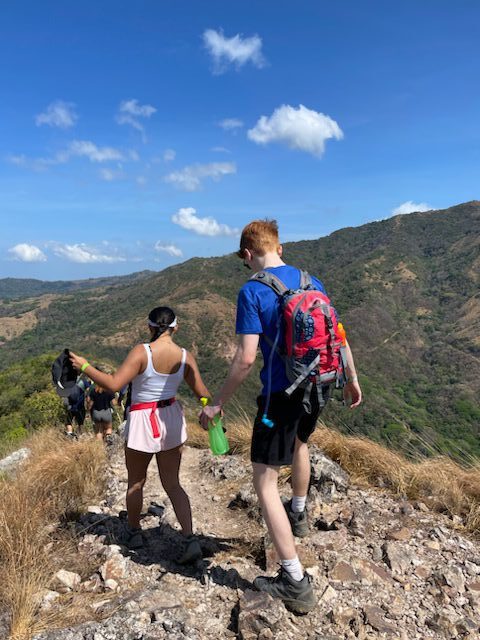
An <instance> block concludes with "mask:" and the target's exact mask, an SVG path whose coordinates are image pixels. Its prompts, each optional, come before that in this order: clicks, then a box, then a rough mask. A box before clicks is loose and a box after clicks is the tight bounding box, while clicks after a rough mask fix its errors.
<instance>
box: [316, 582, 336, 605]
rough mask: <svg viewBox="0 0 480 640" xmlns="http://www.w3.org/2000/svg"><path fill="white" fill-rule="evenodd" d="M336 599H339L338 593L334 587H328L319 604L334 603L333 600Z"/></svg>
mask: <svg viewBox="0 0 480 640" xmlns="http://www.w3.org/2000/svg"><path fill="white" fill-rule="evenodd" d="M336 597H337V592H336V591H335V589H334V588H333V587H331V586H330V585H328V586H327V588H326V589H325V591H324V592H323V593H322V595H321V596H320V598H319V602H322V603H328V602H332V601H333V600H335V598H336Z"/></svg>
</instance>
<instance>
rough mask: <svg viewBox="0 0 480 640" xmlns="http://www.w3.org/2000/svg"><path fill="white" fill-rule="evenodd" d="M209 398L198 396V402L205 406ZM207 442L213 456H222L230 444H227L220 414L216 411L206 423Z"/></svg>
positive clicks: (227, 450)
mask: <svg viewBox="0 0 480 640" xmlns="http://www.w3.org/2000/svg"><path fill="white" fill-rule="evenodd" d="M208 402H209V400H208V398H205V397H202V398H200V404H201V405H202V407H206V406H207V404H208ZM208 442H209V444H210V451H211V452H212V453H213V455H214V456H223V455H224V454H225V453H228V452H229V451H230V445H229V444H228V440H227V436H226V435H225V431H224V430H223V419H222V416H221V415H220V414H219V413H217V415H216V416H214V418H213V420H212V421H211V422H210V424H209V425H208Z"/></svg>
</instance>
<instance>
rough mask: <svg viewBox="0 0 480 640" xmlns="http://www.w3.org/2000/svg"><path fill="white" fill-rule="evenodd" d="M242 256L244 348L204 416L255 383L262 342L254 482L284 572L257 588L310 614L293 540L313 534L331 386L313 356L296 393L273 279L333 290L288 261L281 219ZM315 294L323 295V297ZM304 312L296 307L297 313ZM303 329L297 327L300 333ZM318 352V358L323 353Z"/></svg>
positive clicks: (248, 242)
mask: <svg viewBox="0 0 480 640" xmlns="http://www.w3.org/2000/svg"><path fill="white" fill-rule="evenodd" d="M238 255H239V257H241V258H242V260H243V263H244V265H245V266H246V267H248V268H249V269H251V270H252V272H253V273H254V274H255V275H254V277H253V279H250V280H249V281H248V282H247V283H246V284H245V285H244V286H243V287H242V289H241V290H240V293H239V296H238V305H237V321H236V333H237V334H238V335H239V342H238V347H237V351H236V353H235V356H234V359H233V362H232V364H231V367H230V371H229V373H228V376H227V379H226V380H225V382H224V384H223V386H222V387H221V389H220V390H219V391H218V393H217V394H216V395H215V397H214V399H213V401H212V405H211V406H207V407H205V408H204V410H203V412H202V413H201V415H200V422H201V424H202V426H203V428H205V429H206V428H208V422H209V421H210V420H211V419H212V418H213V417H214V416H215V415H216V414H217V413H219V412H220V411H221V409H222V407H223V406H224V405H225V404H226V402H227V401H228V400H229V399H230V398H231V396H232V395H233V394H234V393H235V391H236V389H237V388H238V387H239V386H240V385H241V383H242V382H243V381H244V380H245V379H246V378H247V376H248V374H249V373H250V371H251V369H252V367H253V364H254V362H255V359H256V356H257V347H258V344H259V342H260V348H261V351H262V355H263V359H264V367H263V369H262V371H261V374H260V378H261V381H262V384H263V390H262V394H261V395H260V396H259V397H258V399H257V404H258V413H257V417H256V419H255V423H254V426H253V434H252V445H251V461H252V465H253V484H254V487H255V491H256V493H257V495H258V498H259V501H260V505H261V508H262V514H263V517H264V519H265V522H266V525H267V527H268V531H269V533H270V536H271V539H272V541H273V544H274V546H275V549H276V552H277V554H278V557H279V558H280V563H281V567H280V571H279V572H278V574H277V575H276V576H275V577H273V578H272V577H264V576H261V577H258V578H256V580H255V582H254V584H255V587H256V588H257V589H259V590H260V591H265V592H267V593H269V594H271V595H272V596H274V597H277V598H281V599H282V600H283V601H284V603H285V605H286V606H287V607H289V608H290V609H292V610H293V611H295V612H298V613H307V612H308V611H310V610H311V609H313V607H314V606H315V603H316V600H315V597H314V594H313V589H312V585H311V583H310V577H309V576H308V574H305V573H304V571H303V568H302V565H301V563H300V561H299V559H298V556H297V552H296V549H295V541H294V536H293V534H295V535H298V536H304V535H306V534H307V532H308V523H307V518H306V511H305V501H306V496H307V491H308V487H309V481H310V459H309V452H308V446H307V441H308V438H309V436H310V435H311V434H312V433H313V431H314V429H315V424H316V421H317V418H318V415H319V413H320V411H321V409H322V408H323V405H324V403H325V401H326V399H327V397H328V389H329V385H328V384H318V385H317V384H308V381H309V380H310V379H312V376H313V379H314V380H316V378H315V375H314V374H318V376H319V375H320V371H319V370H318V369H315V368H314V367H315V362H319V360H318V359H317V360H316V361H314V362H312V358H310V360H309V359H308V358H307V359H306V360H305V359H304V360H303V361H302V362H304V361H305V362H307V364H306V365H305V366H306V368H304V369H303V371H304V372H305V371H307V373H308V376H307V377H305V373H304V374H303V384H301V385H299V386H298V388H296V389H292V388H291V387H292V386H293V387H295V385H296V384H298V383H295V384H294V385H292V378H291V376H290V378H289V377H287V369H286V364H285V358H284V357H283V356H282V354H281V350H282V342H283V344H285V334H286V333H288V327H286V326H284V325H285V320H284V317H283V316H282V314H283V313H284V310H283V308H282V304H281V303H282V300H283V301H284V302H285V298H282V295H281V293H282V292H279V291H278V290H277V291H276V290H275V288H272V284H271V283H270V280H271V279H272V277H271V275H268V274H272V275H273V276H276V278H278V280H279V281H280V283H278V281H276V280H275V282H276V286H277V289H278V287H279V286H282V287H283V290H284V291H286V290H289V291H287V292H286V293H285V295H286V296H287V295H289V294H291V293H292V291H294V290H298V289H299V288H300V287H301V286H302V285H304V286H306V288H308V289H309V291H312V290H316V291H320V292H323V293H325V291H324V287H323V285H322V283H321V282H320V281H319V280H317V279H316V278H311V279H310V278H309V276H308V275H307V274H305V273H304V274H303V275H302V272H300V270H299V269H297V268H295V267H292V266H290V265H287V264H285V263H284V262H283V260H282V247H281V245H280V243H279V238H278V227H277V223H276V222H275V221H274V220H271V221H269V220H256V221H254V222H251V223H250V224H248V225H247V226H246V227H245V228H244V230H243V232H242V236H241V240H240V250H239V252H238ZM266 274H267V275H266ZM254 278H258V279H254ZM262 280H265V281H262ZM266 281H268V282H266ZM275 282H273V284H274V285H275ZM266 284H268V286H266ZM309 284H310V287H308V285H309ZM283 285H284V286H283ZM297 293H298V291H297ZM300 293H302V291H301V292H300ZM310 295H313V296H317V297H318V294H316V293H313V294H310ZM327 301H328V299H327ZM322 304H323V303H322ZM315 305H316V306H317V307H319V306H320V302H319V301H317V303H315ZM315 305H314V306H315ZM298 308H299V307H298V306H296V307H295V309H296V310H298ZM325 308H326V307H325ZM328 309H331V308H330V307H328ZM333 313H334V312H333ZM306 315H307V314H305V317H306ZM297 317H298V313H297ZM309 322H312V321H311V320H309ZM317 322H319V321H318V320H317ZM294 323H295V320H294ZM327 324H328V326H329V327H330V332H331V331H332V323H331V322H330V320H328V323H327V321H326V320H325V322H323V318H322V325H325V326H326V325H327ZM334 324H335V325H336V319H335V321H334ZM296 326H298V325H295V324H294V328H295V327H296ZM308 326H310V325H308ZM307 329H308V327H307ZM302 331H305V330H304V329H302ZM307 332H308V331H307ZM302 335H303V334H302ZM331 335H332V336H333V333H332V334H331ZM323 350H325V349H323ZM316 353H317V355H318V354H319V353H321V350H319V351H318V352H316ZM307 355H308V354H307ZM343 355H344V360H345V367H344V369H345V374H346V384H345V387H344V396H345V399H346V400H347V401H348V402H349V403H350V407H351V408H354V407H357V406H358V405H359V404H360V402H361V399H362V393H361V390H360V386H359V384H358V380H357V376H356V373H355V366H354V362H353V357H352V353H351V351H350V348H349V346H348V344H347V343H346V341H344V342H343ZM300 366H301V367H302V366H304V365H303V364H301V365H300ZM306 382H307V383H306ZM287 393H290V395H287ZM282 465H291V467H292V476H291V477H292V490H293V497H292V499H291V501H289V502H288V503H287V504H286V505H284V504H283V503H282V501H281V499H280V494H279V491H278V473H279V469H280V467H281V466H282Z"/></svg>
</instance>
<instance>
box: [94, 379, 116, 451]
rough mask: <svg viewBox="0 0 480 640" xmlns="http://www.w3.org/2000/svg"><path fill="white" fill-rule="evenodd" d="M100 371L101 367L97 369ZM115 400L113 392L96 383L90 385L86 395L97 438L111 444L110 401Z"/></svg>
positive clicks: (111, 416)
mask: <svg viewBox="0 0 480 640" xmlns="http://www.w3.org/2000/svg"><path fill="white" fill-rule="evenodd" d="M98 371H101V369H98ZM114 400H115V394H114V393H112V392H111V391H108V390H105V389H103V387H101V386H100V385H98V384H95V385H92V388H91V389H90V391H89V393H88V396H87V408H88V410H89V411H90V415H91V416H92V422H93V430H94V432H95V437H96V438H97V439H98V440H104V441H105V443H106V444H108V445H111V444H112V443H113V440H112V420H113V409H112V402H113V401H114Z"/></svg>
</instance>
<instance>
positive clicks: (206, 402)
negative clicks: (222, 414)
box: [199, 396, 210, 407]
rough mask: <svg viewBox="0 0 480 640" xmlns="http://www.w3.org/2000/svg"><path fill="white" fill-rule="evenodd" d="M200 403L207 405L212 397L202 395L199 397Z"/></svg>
mask: <svg viewBox="0 0 480 640" xmlns="http://www.w3.org/2000/svg"><path fill="white" fill-rule="evenodd" d="M199 402H200V404H201V405H202V407H206V406H207V404H208V403H209V402H210V398H206V397H205V396H202V397H201V398H200V399H199Z"/></svg>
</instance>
